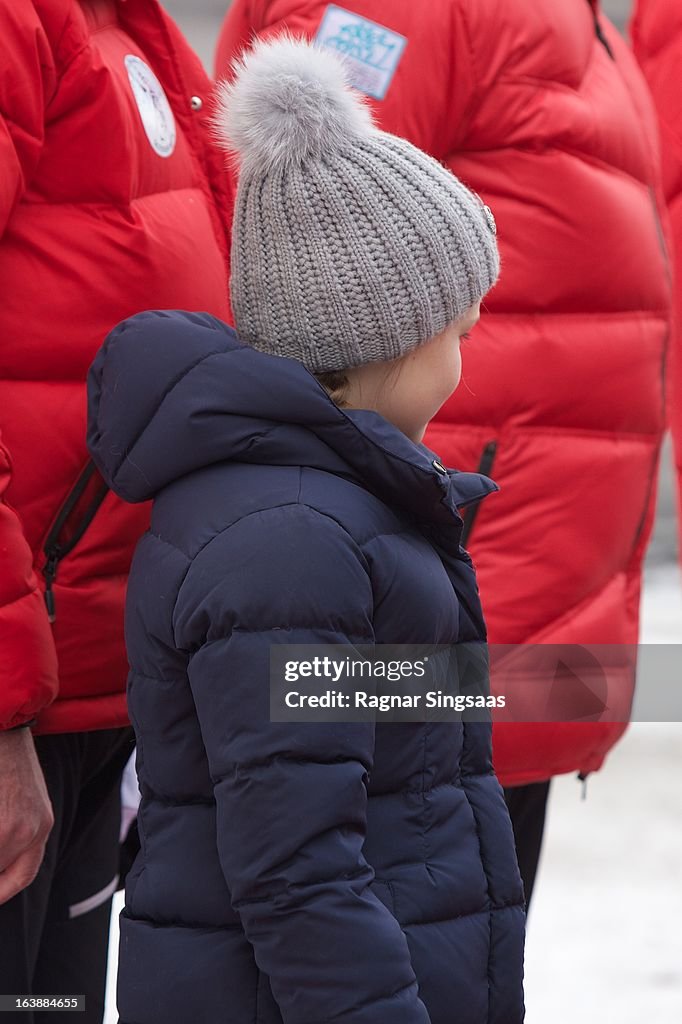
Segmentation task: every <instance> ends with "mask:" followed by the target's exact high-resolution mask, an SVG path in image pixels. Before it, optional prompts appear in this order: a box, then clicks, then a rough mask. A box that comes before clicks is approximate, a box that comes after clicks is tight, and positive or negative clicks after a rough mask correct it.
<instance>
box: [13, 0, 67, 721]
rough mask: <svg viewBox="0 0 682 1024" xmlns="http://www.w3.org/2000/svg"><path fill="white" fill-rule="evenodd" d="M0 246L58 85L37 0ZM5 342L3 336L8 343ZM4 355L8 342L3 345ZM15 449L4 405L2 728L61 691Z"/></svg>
mask: <svg viewBox="0 0 682 1024" xmlns="http://www.w3.org/2000/svg"><path fill="white" fill-rule="evenodd" d="M0 38H1V39H2V52H3V56H2V60H1V61H0V169H1V172H0V245H2V238H3V236H4V234H5V231H6V230H7V225H8V221H9V220H10V218H11V216H12V212H13V210H14V209H15V207H16V205H17V203H18V202H19V200H20V199H21V196H22V195H23V193H24V191H25V189H26V185H27V182H28V181H29V179H30V176H31V173H32V171H33V168H34V167H35V166H36V164H37V161H38V159H39V156H40V151H41V146H42V141H43V121H44V113H43V112H44V106H45V102H46V97H47V95H48V94H49V92H50V90H51V89H52V88H53V87H54V80H55V73H54V67H53V63H52V57H51V53H50V47H49V44H48V41H47V38H46V36H45V33H44V31H43V28H42V25H41V23H40V21H39V19H38V16H37V14H36V13H35V10H34V8H33V4H31V3H25V4H16V3H12V2H10V0H0ZM1 345H2V341H1V340H0V346H1ZM0 360H1V348H0ZM10 482H11V460H10V454H9V452H8V451H7V449H6V447H5V446H3V443H2V419H1V410H0V731H1V730H4V729H8V728H11V727H12V726H14V725H20V724H21V723H22V722H25V721H29V720H30V719H31V718H33V717H34V716H35V715H36V714H37V712H38V711H40V710H41V709H42V708H43V707H45V706H46V705H47V704H49V703H50V702H51V701H52V699H53V698H54V697H55V695H56V692H57V659H56V654H55V648H54V642H53V639H52V634H51V630H50V626H49V623H48V620H47V613H46V611H45V606H44V604H43V599H42V595H41V594H40V592H39V591H38V589H37V583H36V579H35V576H34V574H33V570H32V556H31V551H30V548H29V545H28V544H27V542H26V539H25V537H24V534H23V530H22V527H21V523H20V522H19V520H18V518H17V516H16V514H15V513H14V511H13V510H12V508H11V507H10V506H9V505H8V504H7V502H6V501H5V495H6V492H7V489H8V487H9V485H10Z"/></svg>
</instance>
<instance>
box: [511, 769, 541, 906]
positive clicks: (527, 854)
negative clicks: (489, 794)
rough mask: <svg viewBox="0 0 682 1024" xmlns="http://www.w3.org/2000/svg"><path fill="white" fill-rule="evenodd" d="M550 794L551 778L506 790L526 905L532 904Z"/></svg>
mask: <svg viewBox="0 0 682 1024" xmlns="http://www.w3.org/2000/svg"><path fill="white" fill-rule="evenodd" d="M548 796H549V780H548V781H547V782H533V783H531V784H530V785H528V786H510V787H509V788H508V789H505V791H504V798H505V800H506V801H507V807H508V808H509V816H510V818H511V821H512V826H513V829H514V839H515V840H516V855H517V857H518V859H519V868H520V870H521V878H522V879H523V888H524V889H525V892H526V907H529V906H530V898H531V896H532V895H533V887H534V885H535V876H536V874H537V870H538V861H539V860H540V851H541V849H542V836H543V833H544V831H545V813H546V811H547V798H548Z"/></svg>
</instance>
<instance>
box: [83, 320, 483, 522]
mask: <svg viewBox="0 0 682 1024" xmlns="http://www.w3.org/2000/svg"><path fill="white" fill-rule="evenodd" d="M190 327H191V328H192V329H191V330H189V329H188V328H190ZM88 423H89V427H88V447H89V449H90V452H91V454H92V456H93V459H94V460H95V462H96V463H97V464H98V466H99V468H100V469H101V471H102V474H103V475H104V477H105V479H106V481H107V483H108V484H109V486H110V487H111V488H112V490H113V491H115V493H116V494H118V495H119V496H120V497H121V498H124V499H125V500H126V501H129V502H139V501H147V500H148V499H150V498H153V497H155V496H156V495H157V494H158V493H159V491H161V490H162V488H163V487H165V486H166V485H168V484H169V483H171V482H172V481H173V480H176V479H178V478H179V477H182V476H184V475H185V474H187V473H190V472H192V471H194V470H197V469H199V468H201V467H202V466H208V465H211V464H212V463H215V462H220V461H236V462H245V463H248V462H252V463H260V464H263V463H265V464H268V465H292V466H294V465H295V466H298V465H306V466H315V467H317V468H318V469H323V470H326V471H328V472H332V473H337V474H339V475H345V476H348V477H349V478H351V479H352V478H355V479H357V480H359V481H362V482H363V483H364V484H365V486H367V487H368V489H369V490H371V491H372V492H373V493H374V494H376V495H377V497H379V498H381V499H382V500H383V501H386V503H387V504H389V505H391V506H395V507H398V508H404V509H405V510H406V511H408V512H409V513H411V514H412V515H414V516H415V517H416V518H418V519H421V520H424V521H433V522H441V523H448V522H451V521H452V518H453V514H454V515H455V516H456V515H457V508H461V507H463V506H465V505H468V504H470V503H472V502H475V501H478V500H480V499H481V498H483V497H485V495H487V494H489V493H490V492H491V491H494V490H497V485H496V484H494V483H493V482H492V481H491V480H489V479H488V478H487V477H485V476H482V475H481V474H478V473H458V472H454V471H448V472H445V471H444V468H443V467H442V465H441V464H440V463H439V460H438V459H437V458H436V457H435V456H434V453H433V452H430V451H429V450H428V449H427V448H426V447H424V446H415V445H414V444H412V442H411V441H409V439H408V438H406V437H405V436H404V435H403V434H401V433H400V431H399V430H397V429H396V428H395V427H393V426H392V425H391V424H389V423H387V421H386V420H385V419H384V418H383V417H382V416H380V415H379V414H378V413H375V412H372V411H369V410H344V409H340V408H339V407H338V406H337V405H336V404H335V403H334V402H333V401H332V400H331V398H330V397H329V396H328V394H327V392H326V391H325V390H324V388H323V387H322V386H321V385H320V384H319V383H318V381H317V380H316V379H315V377H314V376H313V375H312V374H311V373H309V371H308V370H306V368H305V367H304V366H303V365H302V364H301V363H299V362H297V361H296V360H293V359H281V358H279V357H277V356H269V355H265V354H264V353H261V352H258V351H256V350H255V349H253V348H250V347H249V346H246V345H243V344H242V343H241V342H240V340H239V338H238V336H237V334H236V333H235V331H234V330H233V329H232V328H231V327H228V326H227V325H226V324H224V323H223V322H222V321H220V320H218V319H216V318H215V317H212V316H209V315H208V314H205V313H184V312H176V311H150V312H146V313H141V314H139V315H137V316H134V317H131V318H130V319H128V320H126V321H124V322H123V323H121V324H119V325H118V326H117V327H116V328H115V329H114V330H113V331H112V332H111V333H110V335H109V337H108V338H107V340H106V342H105V344H104V345H103V346H102V348H101V350H100V352H99V353H98V355H97V358H96V359H95V361H94V363H93V365H92V368H91V370H90V374H89V379H88Z"/></svg>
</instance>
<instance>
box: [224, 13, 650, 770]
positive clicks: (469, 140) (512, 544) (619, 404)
mask: <svg viewBox="0 0 682 1024" xmlns="http://www.w3.org/2000/svg"><path fill="white" fill-rule="evenodd" d="M284 27H287V28H289V29H290V30H292V31H294V32H302V33H304V34H307V35H311V36H312V35H317V37H318V39H319V40H320V42H321V43H323V44H324V45H326V46H329V47H331V48H333V49H335V50H337V51H338V50H341V51H342V52H344V53H345V54H346V55H347V56H348V57H349V60H350V64H349V66H350V68H351V77H352V80H353V82H354V84H356V85H357V86H358V88H361V89H362V90H363V91H364V92H366V93H367V94H369V95H370V96H371V97H372V98H373V106H374V110H375V112H376V115H377V118H378V121H379V122H380V124H381V126H382V127H383V128H385V129H387V130H389V131H392V132H394V133H395V134H398V135H402V136H405V137H407V138H408V139H409V140H410V141H411V142H413V143H415V144H416V145H418V146H420V147H421V148H422V149H425V150H427V151H428V152H429V153H431V154H432V155H434V156H435V157H437V158H438V159H440V160H443V161H444V162H445V163H446V164H447V165H448V166H450V167H451V168H452V170H453V171H454V172H455V173H456V174H457V175H458V176H459V177H460V178H462V179H463V180H464V181H465V182H466V183H467V184H468V185H469V186H470V187H471V188H473V189H474V190H475V191H477V192H478V193H480V195H481V196H482V197H483V198H484V199H485V201H486V202H487V203H489V204H490V206H491V207H492V209H493V211H494V213H495V216H496V218H497V223H498V237H499V242H500V248H501V254H502V277H501V281H500V283H499V285H498V286H497V287H496V288H495V289H494V291H493V292H492V294H491V295H490V296H489V297H488V298H487V299H486V302H485V313H484V316H483V319H482V321H481V324H480V326H479V327H477V328H476V331H475V335H474V339H473V340H472V341H471V344H470V348H468V349H466V350H465V354H464V364H465V380H464V383H463V384H462V385H461V386H460V388H459V390H458V391H457V392H456V394H455V395H454V396H453V398H452V399H451V400H450V402H449V403H448V404H447V405H446V407H445V408H444V409H443V410H442V411H441V413H440V415H439V416H438V418H437V419H436V421H435V422H434V423H433V424H432V426H431V428H430V431H429V434H428V435H427V438H426V441H427V444H429V445H430V446H431V447H432V448H434V449H435V450H436V451H437V452H439V454H440V456H441V457H442V458H443V460H444V461H446V462H447V463H448V464H449V465H452V466H456V467H458V468H459V469H467V470H468V469H476V468H480V469H481V470H482V471H484V472H488V473H490V474H491V475H492V476H493V477H494V479H495V480H497V481H498V483H500V485H501V493H500V495H499V496H498V497H496V498H495V499H491V500H490V501H489V502H486V503H485V507H481V509H480V512H479V514H478V516H477V517H476V519H475V524H474V525H473V528H472V520H471V519H470V520H469V522H468V524H467V526H468V528H469V531H470V532H469V541H470V549H471V552H472V555H473V557H474V561H475V563H476V565H477V568H478V571H479V581H480V587H481V593H482V597H483V603H484V608H485V611H486V617H487V620H488V625H489V636H490V640H491V641H493V642H495V643H500V644H550V643H553V644H563V645H567V644H610V645H622V644H634V643H636V641H637V634H638V608H639V596H640V575H641V566H642V556H643V553H644V549H645V545H646V541H647V537H648V535H649V532H650V527H651V522H652V515H653V490H654V481H655V478H656V469H657V461H658V454H659V447H660V441H661V434H662V429H663V394H662V388H663V366H664V360H665V351H666V344H667V336H668V326H669V323H668V322H669V307H670V286H669V270H668V261H667V254H666V248H665V244H664V241H663V239H664V234H663V229H662V227H661V222H660V219H659V215H658V211H657V201H662V195H661V194H660V192H659V176H658V168H657V153H658V140H657V131H656V126H655V116H654V112H653V109H652V107H651V104H650V100H649V97H648V94H647V90H646V87H645V85H644V82H643V80H642V76H641V74H640V72H639V70H638V68H637V66H636V64H635V61H634V59H633V57H632V55H631V53H630V52H629V50H628V48H627V46H626V44H625V42H624V41H623V40H622V39H621V38H620V37H619V35H618V33H617V32H616V31H615V29H614V28H613V27H612V26H611V25H609V24H608V23H607V22H606V21H605V20H604V19H603V18H602V16H601V14H600V12H599V10H598V8H597V6H596V3H590V2H589V0H563V2H562V3H556V0H510V2H508V3H504V4H500V3H499V2H497V0H478V2H477V3H475V4H471V3H468V2H466V0H431V2H429V3H428V4H415V3H414V2H413V0H393V2H391V3H386V2H380V0H340V3H339V4H338V5H330V4H327V3H326V2H325V0H318V2H315V0H305V2H304V0H235V3H234V5H233V6H232V8H231V10H230V12H229V14H228V17H227V22H226V24H225V26H224V30H223V34H222V38H221V41H220V46H219V53H218V70H219V71H221V72H222V73H225V71H226V70H227V68H228V63H229V60H230V58H231V57H232V56H233V55H234V54H235V53H236V52H237V51H239V50H240V49H241V48H243V47H244V46H246V45H247V44H248V41H249V38H250V36H251V33H252V32H253V31H254V30H256V31H257V32H259V33H261V32H264V31H265V32H275V31H279V30H281V29H282V28H284ZM622 653H623V652H622V649H621V650H618V649H617V647H615V646H614V647H613V648H611V649H610V650H609V651H606V652H602V655H603V658H604V660H603V663H602V668H603V671H604V673H605V677H606V684H607V690H606V697H605V701H604V702H605V703H606V705H607V707H613V706H614V705H615V706H620V707H622V706H623V705H625V708H626V711H627V708H628V706H629V698H630V691H631V688H632V685H633V674H632V670H631V668H628V667H627V665H625V666H623V665H622V659H621V656H622ZM543 703H544V700H543ZM608 717H609V716H608V712H607V714H606V715H604V716H603V718H608ZM623 730H624V726H623V725H622V724H612V723H608V722H606V721H601V722H595V721H589V720H588V721H586V722H575V723H562V724H539V723H532V724H524V725H522V724H513V725H504V726H500V727H498V728H497V729H496V734H495V764H496V769H497V772H498V774H499V775H500V777H501V778H502V780H503V782H505V783H506V784H509V785H515V784H516V785H518V784H522V783H526V782H533V781H538V780H542V779H546V778H548V777H550V776H552V775H554V774H557V773H560V772H567V771H574V770H581V771H583V772H589V771H593V770H595V769H597V768H599V767H600V765H601V764H602V761H603V759H604V757H605V755H606V753H607V752H608V750H609V749H610V748H611V747H612V746H613V744H614V743H615V742H616V740H617V739H618V738H619V736H620V735H621V734H622V732H623Z"/></svg>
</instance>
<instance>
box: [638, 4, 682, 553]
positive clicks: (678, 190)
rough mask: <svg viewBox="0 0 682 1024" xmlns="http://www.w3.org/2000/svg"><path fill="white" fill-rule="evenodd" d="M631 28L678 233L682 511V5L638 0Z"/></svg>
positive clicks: (674, 401) (675, 422)
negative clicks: (651, 104) (658, 136)
mask: <svg viewBox="0 0 682 1024" xmlns="http://www.w3.org/2000/svg"><path fill="white" fill-rule="evenodd" d="M630 30H631V35H632V43H633V48H634V51H635V54H636V56H637V59H638V60H639V63H640V65H641V67H642V70H643V72H644V75H645V77H646V79H647V82H648V84H649V88H650V89H651V93H652V96H653V99H654V104H655V106H656V111H657V113H658V119H659V124H660V128H661V157H662V161H663V187H664V190H665V198H666V202H667V205H668V212H669V215H670V224H671V229H672V236H673V250H674V257H675V281H674V285H675V293H674V294H675V320H676V327H675V330H674V332H673V336H672V338H671V343H670V347H669V350H668V351H669V357H668V358H669V363H668V389H667V391H668V394H667V398H668V421H669V424H670V428H671V430H672V434H673V440H674V444H675V462H676V465H677V480H678V487H679V494H680V499H679V506H678V507H679V509H680V510H681V511H682V105H681V104H680V62H682V8H680V6H679V4H678V2H677V0H639V2H638V4H637V6H636V8H635V13H634V17H633V20H632V23H631V26H630ZM681 519H682V516H681ZM680 536H681V537H682V522H680ZM681 550H682V545H681Z"/></svg>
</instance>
